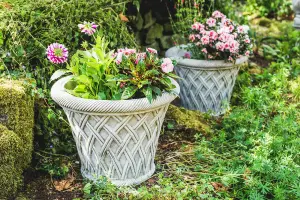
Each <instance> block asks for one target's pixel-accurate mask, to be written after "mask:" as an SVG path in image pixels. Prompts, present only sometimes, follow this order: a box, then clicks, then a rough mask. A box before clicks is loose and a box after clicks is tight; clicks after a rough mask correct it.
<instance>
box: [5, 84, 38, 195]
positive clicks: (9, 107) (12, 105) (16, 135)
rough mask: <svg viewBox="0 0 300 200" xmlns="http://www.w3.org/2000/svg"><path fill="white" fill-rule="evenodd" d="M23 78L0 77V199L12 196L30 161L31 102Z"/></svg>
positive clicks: (32, 123) (31, 136)
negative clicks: (9, 78)
mask: <svg viewBox="0 0 300 200" xmlns="http://www.w3.org/2000/svg"><path fill="white" fill-rule="evenodd" d="M27 92H28V91H27V86H25V85H24V84H23V81H10V80H4V79H0V191H1V193H0V198H5V197H7V196H8V195H10V196H13V195H14V193H15V192H16V190H17V188H18V187H19V186H20V184H21V183H22V173H23V170H24V169H25V168H26V167H28V165H29V164H30V163H31V155H32V150H33V126H34V121H33V119H34V111H33V107H34V105H33V104H34V103H33V99H32V97H31V96H30V95H28V94H27Z"/></svg>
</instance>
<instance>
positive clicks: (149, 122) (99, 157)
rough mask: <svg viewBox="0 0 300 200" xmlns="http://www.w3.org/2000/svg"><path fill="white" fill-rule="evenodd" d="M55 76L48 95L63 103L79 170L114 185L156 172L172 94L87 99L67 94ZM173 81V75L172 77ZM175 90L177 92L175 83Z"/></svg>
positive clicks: (173, 97) (61, 82)
mask: <svg viewBox="0 0 300 200" xmlns="http://www.w3.org/2000/svg"><path fill="white" fill-rule="evenodd" d="M70 78H71V77H65V78H62V79H60V80H58V81H57V82H56V83H55V84H54V85H53V87H52V89H51V97H52V98H53V100H54V101H55V102H57V103H58V104H59V105H60V106H61V107H63V109H64V111H65V113H66V115H67V117H68V120H69V122H70V125H71V128H72V132H73V136H74V139H75V142H76V146H77V150H78V154H79V157H80V160H81V173H82V175H83V176H84V177H85V178H88V179H91V180H94V179H97V178H98V177H99V176H106V177H108V178H109V179H110V180H111V181H112V183H113V184H115V185H117V186H122V185H132V184H139V183H141V182H143V181H145V180H147V179H149V178H150V177H151V176H152V174H153V173H154V171H155V164H154V157H155V153H156V148H157V143H158V138H159V134H160V131H161V127H162V124H163V121H164V118H165V114H166V111H167V109H168V106H169V104H170V102H171V101H173V100H174V99H175V98H176V95H175V94H169V93H163V95H162V96H161V97H158V98H157V99H156V100H154V101H153V102H152V103H151V104H150V103H149V102H148V100H147V99H146V98H141V99H132V100H118V101H111V100H88V99H82V98H78V97H75V96H72V95H71V94H69V93H67V92H66V91H65V89H64V85H65V83H66V82H67V81H68V80H70ZM173 81H174V80H173ZM174 84H175V85H176V86H177V87H176V89H175V90H174V92H175V93H177V94H179V85H178V84H177V83H176V82H175V81H174Z"/></svg>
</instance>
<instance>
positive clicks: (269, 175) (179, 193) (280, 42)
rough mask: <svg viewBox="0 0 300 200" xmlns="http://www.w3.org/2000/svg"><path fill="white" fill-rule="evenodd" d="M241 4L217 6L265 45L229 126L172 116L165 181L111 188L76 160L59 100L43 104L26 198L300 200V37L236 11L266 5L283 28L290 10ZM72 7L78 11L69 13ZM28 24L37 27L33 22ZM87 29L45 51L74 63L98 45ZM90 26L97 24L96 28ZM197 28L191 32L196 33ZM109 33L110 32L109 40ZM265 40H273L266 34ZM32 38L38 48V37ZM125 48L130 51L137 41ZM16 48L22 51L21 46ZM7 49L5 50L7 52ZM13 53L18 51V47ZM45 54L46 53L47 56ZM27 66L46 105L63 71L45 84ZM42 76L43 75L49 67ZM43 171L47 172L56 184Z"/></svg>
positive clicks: (186, 114)
mask: <svg viewBox="0 0 300 200" xmlns="http://www.w3.org/2000/svg"><path fill="white" fill-rule="evenodd" d="M7 2H9V3H10V2H12V1H7ZM15 2H18V1H15ZM44 2H48V1H44ZM62 2H63V1H62ZM107 2H108V1H107ZM181 2H184V1H181ZM228 2H229V3H228ZM234 2H237V1H226V2H223V1H222V0H220V1H216V3H215V5H214V6H215V7H217V8H222V9H224V10H221V11H224V13H226V15H228V16H230V17H231V16H236V17H237V18H240V19H239V20H241V21H239V22H242V23H244V22H246V24H247V23H249V26H250V29H252V31H251V32H250V34H249V35H250V37H251V36H254V37H253V38H251V40H252V41H254V42H255V43H256V44H255V47H254V54H253V56H252V57H251V59H250V61H249V64H247V65H244V66H243V67H242V69H241V71H240V73H239V76H238V79H237V82H236V86H235V88H234V92H233V97H232V100H231V105H232V106H231V110H228V112H227V113H226V114H225V115H224V116H222V117H219V118H214V117H210V116H209V115H206V114H201V113H198V112H195V111H188V110H185V109H183V108H178V107H176V106H171V107H170V109H169V111H168V113H167V117H166V120H165V122H164V129H163V131H162V136H161V138H160V141H159V146H158V152H157V156H156V165H157V169H156V173H155V174H154V175H153V177H151V178H150V179H149V180H148V181H146V182H145V183H143V184H141V185H139V186H133V187H120V188H118V187H116V186H114V185H112V184H111V183H110V182H109V180H107V179H106V178H100V179H99V180H98V181H96V182H88V181H85V180H82V177H81V176H80V166H79V162H78V160H79V159H78V158H77V156H76V154H75V153H74V143H73V142H72V141H73V139H72V138H71V134H70V132H69V127H68V125H67V123H66V122H65V119H64V118H63V114H62V113H61V114H60V111H58V110H55V111H54V109H49V106H48V105H50V108H55V105H54V104H52V102H51V100H49V101H47V99H46V98H42V100H43V102H44V101H46V102H47V103H46V104H44V103H40V104H39V106H41V107H42V108H43V110H44V111H45V113H46V114H41V112H40V110H39V111H37V112H36V116H37V117H38V118H39V120H43V122H40V121H39V120H38V121H36V124H37V126H40V127H38V128H37V129H38V130H39V132H40V133H41V134H43V139H42V140H39V141H38V143H36V147H35V148H36V150H37V151H36V152H35V155H38V157H39V160H38V162H37V164H38V165H36V163H35V164H33V167H32V169H30V170H28V171H27V172H26V173H25V186H24V187H23V188H22V189H21V190H20V194H19V197H20V198H23V199H63V198H65V199H76V200H79V199H95V200H96V199H97V200H98V199H253V200H259V199H278V200H284V199H287V200H288V199H300V193H299V191H300V185H299V182H300V166H299V164H300V158H299V156H300V155H299V148H300V141H299V133H300V78H299V77H300V67H299V66H300V59H299V34H300V32H299V31H297V30H295V29H294V28H293V27H292V22H291V21H276V20H274V19H272V20H269V19H268V18H260V16H259V17H258V18H256V17H255V18H253V19H252V18H248V17H247V16H249V13H244V15H246V17H242V16H243V13H242V12H237V13H236V12H234V9H233V8H235V7H238V9H237V11H247V12H248V11H249V10H248V9H249V8H250V6H252V7H253V8H254V7H255V9H253V10H252V11H257V9H256V8H257V5H259V6H265V7H267V8H268V9H269V8H270V7H271V8H270V10H271V11H264V12H260V14H259V15H261V16H266V17H271V18H273V17H274V16H275V17H276V18H277V19H278V18H279V17H277V16H281V15H280V14H276V13H278V9H279V8H280V7H281V6H278V5H282V4H284V3H285V1H274V3H276V6H275V4H265V3H264V1H255V2H256V3H253V2H254V1H247V2H249V3H248V4H243V2H246V1H239V2H242V3H239V2H238V4H232V3H234ZM261 2H263V4H262V3H261ZM266 2H267V1H266ZM268 2H269V1H268ZM39 3H41V2H39V1H38V3H37V5H41V4H42V3H41V4H39ZM48 3H49V2H48ZM230 3H231V4H230ZM277 3H278V4H277ZM49 5H52V6H50V8H53V9H54V8H56V6H53V4H52V3H49ZM9 6H10V4H2V2H1V3H0V7H1V8H0V10H1V9H3V7H5V9H7V7H9ZM31 6H33V5H31ZM65 6H66V5H65ZM68 6H72V5H69V4H68ZM25 7H26V6H25ZM23 9H25V10H26V9H27V8H22V10H23ZM75 10H77V9H75ZM121 10H122V9H120V10H119V11H120V12H121ZM252 11H251V12H252ZM259 11H260V10H259ZM59 12H61V10H59V11H58V13H59ZM74 12H75V11H74ZM77 12H81V11H77ZM229 12H230V13H229ZM249 12H250V11H249ZM20 13H22V12H20ZM55 13H56V12H55ZM58 13H56V14H58ZM274 13H275V14H274ZM2 14H3V13H2ZM60 14H62V13H60ZM209 14H210V13H209ZM83 15H84V16H85V17H86V16H87V15H88V14H86V13H83ZM25 16H26V17H28V15H24V17H25ZM33 16H34V19H35V17H39V15H35V14H34V15H33ZM41 16H42V14H41ZM114 16H115V15H114ZM115 17H119V16H117V15H116V16H115ZM61 18H64V17H61ZM47 19H48V18H47ZM109 19H110V18H108V20H109ZM113 19H115V18H113ZM248 19H249V20H248ZM84 21H89V19H88V18H86V19H84V18H80V20H76V24H73V25H69V26H72V28H73V29H74V30H73V32H75V33H76V34H78V36H75V38H70V40H69V41H66V40H64V39H61V40H60V39H59V40H55V39H53V40H52V39H51V40H47V41H46V42H45V43H43V44H44V46H45V47H46V46H47V45H48V44H51V43H53V42H59V43H63V44H65V46H66V47H68V50H69V54H70V55H73V53H75V52H73V53H72V51H73V50H74V49H76V48H81V47H80V45H81V42H79V40H80V41H81V39H88V40H89V39H90V40H91V41H92V40H93V37H90V36H89V35H85V36H82V35H83V34H82V33H80V31H82V30H81V28H80V27H78V26H77V25H78V24H84ZM90 21H95V22H98V21H97V20H92V19H91V20H90ZM256 21H258V22H257V23H256ZM265 22H267V23H265ZM1 23H2V22H1ZM51 23H56V22H51ZM74 23H75V22H74ZM96 24H97V23H96ZM254 26H255V27H256V26H259V28H257V29H256V28H255V29H254ZM55 27H56V26H55ZM122 27H123V25H122ZM274 27H275V28H274ZM188 28H190V23H189V27H188ZM63 29H64V28H63ZM97 29H99V27H97ZM66 30H67V28H66ZM106 30H107V29H104V28H103V31H106ZM121 30H123V29H121ZM261 30H263V31H264V33H263V34H262V33H261V32H260V31H261ZM273 30H278V31H277V32H279V33H280V34H274V31H273ZM56 31H58V32H59V30H55V31H54V32H56ZM255 31H256V33H255ZM73 32H72V34H73ZM266 32H267V34H266ZM21 33H23V32H22V31H21ZM37 33H38V31H36V32H35V31H33V32H32V33H31V34H37ZM64 34H65V33H64ZM70 34H71V33H70ZM76 34H75V35H76ZM126 34H127V33H126ZM4 35H5V32H2V31H0V45H2V44H3V43H5V42H4V40H1V38H3V37H4V38H6V37H5V36H4ZM77 37H78V38H80V39H78V43H76V41H77V39H76V38H77ZM81 37H83V38H81ZM112 37H113V38H114V37H115V36H112ZM28 38H29V39H28V40H31V39H30V36H28ZM41 38H45V37H42V36H36V39H37V40H38V41H41ZM58 38H60V37H58ZM61 38H64V37H61ZM7 40H9V39H6V41H7ZM126 42H128V43H130V44H131V42H130V40H126ZM75 43H76V44H75ZM117 43H118V42H117ZM9 44H10V45H13V42H10V43H9ZM17 44H19V43H17ZM32 44H35V43H34V40H31V42H30V43H29V42H28V45H32ZM69 44H70V45H74V46H76V48H73V47H71V46H69ZM88 45H90V44H88ZM126 46H127V45H126ZM2 47H3V46H1V48H0V49H1V50H3V48H2ZM89 47H91V46H89ZM118 47H125V46H122V45H119V43H118V45H115V46H114V47H112V48H118ZM13 48H18V45H16V46H13ZM7 49H9V48H7ZM82 50H84V46H83V47H82ZM45 51H46V48H44V52H45ZM2 52H4V51H2ZM16 52H17V51H16ZM7 53H8V52H6V51H5V54H3V55H5V57H4V58H2V60H1V62H2V61H5V62H4V64H5V65H3V66H4V69H5V70H6V68H9V69H10V72H9V74H10V77H12V78H17V77H18V76H19V75H22V74H24V70H23V69H18V70H17V71H16V70H15V71H11V68H10V64H9V63H12V62H13V61H12V60H10V59H8V57H9V56H11V55H9V54H8V55H7ZM10 53H11V52H10ZM39 53H40V52H39ZM30 55H34V53H32V54H30ZM26 56H27V55H25V57H23V56H20V57H21V58H19V59H21V60H24V61H21V62H20V63H23V62H28V61H30V62H32V63H35V62H37V59H28V58H26ZM38 56H39V59H41V60H42V62H45V63H48V62H49V61H47V56H46V55H45V54H42V53H41V54H39V55H38ZM12 57H13V56H11V59H12ZM122 58H123V57H122ZM7 59H8V60H7ZM14 59H17V57H15V58H14ZM124 59H127V57H126V58H124ZM1 66H2V65H1ZM7 66H8V67H7ZM11 66H17V65H11ZM24 66H26V69H25V71H26V73H27V75H28V76H35V77H36V78H37V81H38V86H39V87H36V84H35V83H32V85H33V86H34V88H35V89H34V90H33V93H38V94H44V95H47V92H45V90H46V91H47V90H48V89H49V88H48V84H49V83H48V82H47V81H49V77H50V71H51V73H52V72H54V70H56V69H57V67H54V65H53V69H51V70H50V71H49V74H48V72H47V76H42V75H41V74H37V75H34V70H32V71H31V70H29V69H28V67H29V66H30V65H24ZM32 66H42V65H39V64H34V65H32ZM47 66H48V64H47ZM49 66H52V65H49ZM55 66H56V65H55ZM58 66H60V67H59V68H65V67H63V66H65V65H58ZM17 68H19V67H17ZM40 68H41V69H43V67H40ZM35 69H37V67H36V68H35ZM6 71H7V70H6ZM37 71H38V72H39V70H37ZM1 72H2V71H1ZM26 73H25V75H26ZM30 74H31V75H30ZM1 76H5V77H7V72H6V73H5V75H2V73H1ZM42 77H45V78H46V77H48V78H46V80H44V83H45V84H46V82H47V86H45V87H41V83H42V82H43V81H42V80H43V79H42ZM38 88H41V89H40V90H39V89H38ZM48 109H49V110H48ZM58 127H59V129H58ZM44 147H46V150H45V148H44ZM37 168H38V169H41V170H37ZM41 171H46V172H47V173H49V174H51V176H48V175H47V173H46V174H45V173H42V172H41Z"/></svg>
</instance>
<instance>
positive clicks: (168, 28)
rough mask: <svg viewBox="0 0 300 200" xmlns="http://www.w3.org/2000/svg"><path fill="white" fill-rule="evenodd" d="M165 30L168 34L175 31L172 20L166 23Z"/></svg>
mask: <svg viewBox="0 0 300 200" xmlns="http://www.w3.org/2000/svg"><path fill="white" fill-rule="evenodd" d="M164 32H165V33H167V34H171V33H173V28H172V25H171V23H170V22H168V23H165V24H164Z"/></svg>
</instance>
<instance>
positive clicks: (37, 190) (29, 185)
mask: <svg viewBox="0 0 300 200" xmlns="http://www.w3.org/2000/svg"><path fill="white" fill-rule="evenodd" d="M53 182H54V180H53V179H51V177H50V176H49V175H47V174H44V173H41V172H38V171H34V170H33V169H29V170H28V171H26V172H25V173H24V187H23V189H22V190H21V191H20V194H19V195H18V197H19V198H20V199H22V198H23V199H30V200H73V199H74V198H80V199H81V198H82V196H83V194H82V190H81V188H82V179H78V180H76V179H75V180H74V182H73V183H72V185H73V186H72V187H70V189H69V190H66V191H58V190H56V189H55V187H54V185H53ZM21 197H22V198H21ZM17 199H18V198H17ZM23 199H22V200H23Z"/></svg>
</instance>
